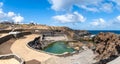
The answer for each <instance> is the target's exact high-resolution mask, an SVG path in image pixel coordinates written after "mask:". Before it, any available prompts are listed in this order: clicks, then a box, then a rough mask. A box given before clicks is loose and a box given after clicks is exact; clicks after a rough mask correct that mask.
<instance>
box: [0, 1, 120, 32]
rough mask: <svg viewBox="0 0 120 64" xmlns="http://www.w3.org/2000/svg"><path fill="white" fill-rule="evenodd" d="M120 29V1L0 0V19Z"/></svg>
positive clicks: (91, 28)
mask: <svg viewBox="0 0 120 64" xmlns="http://www.w3.org/2000/svg"><path fill="white" fill-rule="evenodd" d="M4 20H9V21H14V22H16V23H18V22H19V23H30V22H35V23H39V24H46V25H52V26H68V27H70V28H73V29H85V30H120V0H95V1H93V0H0V21H4Z"/></svg>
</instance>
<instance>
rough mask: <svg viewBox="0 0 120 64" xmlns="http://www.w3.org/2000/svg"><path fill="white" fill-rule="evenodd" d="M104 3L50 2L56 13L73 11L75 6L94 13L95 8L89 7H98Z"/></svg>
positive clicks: (87, 1) (97, 1) (97, 0)
mask: <svg viewBox="0 0 120 64" xmlns="http://www.w3.org/2000/svg"><path fill="white" fill-rule="evenodd" d="M102 1H103V0H95V1H93V0H49V2H50V3H51V4H52V6H51V8H52V9H53V10H55V11H65V10H71V9H72V7H73V6H74V5H75V6H78V7H80V8H83V9H85V10H88V11H94V10H95V7H90V8H89V7H88V6H89V5H93V6H98V5H99V3H101V2H102ZM81 6H85V7H81Z"/></svg>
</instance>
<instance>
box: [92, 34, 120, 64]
mask: <svg viewBox="0 0 120 64" xmlns="http://www.w3.org/2000/svg"><path fill="white" fill-rule="evenodd" d="M93 41H94V42H95V43H96V49H95V53H97V54H98V55H97V56H96V58H95V59H97V60H98V61H100V62H99V63H97V64H106V63H107V62H109V61H111V60H113V59H115V58H116V57H118V56H119V54H120V37H119V36H118V35H117V34H114V33H110V32H108V33H99V34H98V35H96V36H95V37H94V38H93Z"/></svg>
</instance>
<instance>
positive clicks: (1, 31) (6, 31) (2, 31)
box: [0, 29, 24, 33]
mask: <svg viewBox="0 0 120 64" xmlns="http://www.w3.org/2000/svg"><path fill="white" fill-rule="evenodd" d="M11 31H12V30H0V33H9V32H11ZM14 31H24V30H23V29H15V30H14Z"/></svg>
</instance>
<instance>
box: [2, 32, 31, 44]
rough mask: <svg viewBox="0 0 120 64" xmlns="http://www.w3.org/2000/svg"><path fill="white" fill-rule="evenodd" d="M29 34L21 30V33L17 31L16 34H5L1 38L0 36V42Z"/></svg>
mask: <svg viewBox="0 0 120 64" xmlns="http://www.w3.org/2000/svg"><path fill="white" fill-rule="evenodd" d="M29 34H32V33H31V32H22V33H18V34H16V35H12V34H10V35H7V36H4V37H2V38H0V44H2V43H4V42H6V41H8V40H10V39H12V38H20V37H23V36H24V35H29Z"/></svg>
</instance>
